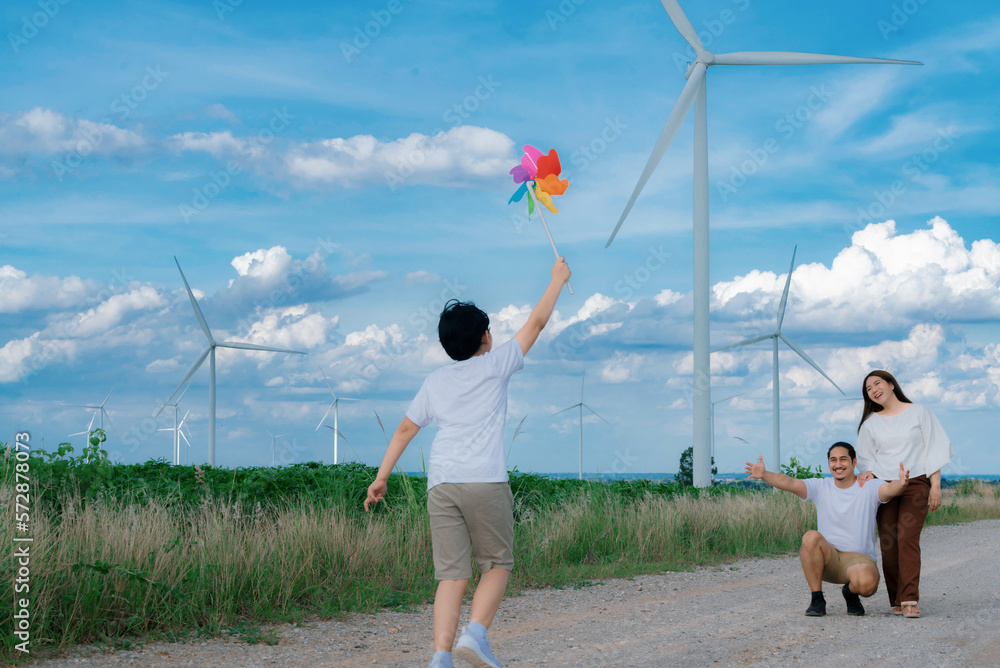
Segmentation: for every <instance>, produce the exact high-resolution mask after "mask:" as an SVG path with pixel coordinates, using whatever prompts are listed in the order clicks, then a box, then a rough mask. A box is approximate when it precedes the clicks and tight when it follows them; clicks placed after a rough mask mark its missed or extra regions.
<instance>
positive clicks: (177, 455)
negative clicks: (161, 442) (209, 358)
mask: <svg viewBox="0 0 1000 668" xmlns="http://www.w3.org/2000/svg"><path fill="white" fill-rule="evenodd" d="M190 389H191V386H190V385H188V386H187V387H185V388H184V391H183V392H181V396H179V397H177V401H175V402H174V403H172V404H171V403H164V404H163V407H164V408H166V407H167V406H173V409H174V428H173V429H169V428H164V429H157V430H156V431H172V432H174V466H178V465H179V464H180V463H181V439H180V436H178V434H179V433H180V431H178V430H179V429H180V427H179V425H178V422H177V414H178V413H179V412H180V411H179V409H178V407H177V405H178V404H179V403H181V399H183V398H184V395H185V394H187V391H188V390H190ZM161 411H162V408H161ZM188 412H190V411H188ZM157 415H159V413H157ZM187 416H188V414H187V413H185V414H184V419H187ZM183 421H184V420H181V422H183ZM185 440H186V439H185ZM188 445H190V443H189V444H188Z"/></svg>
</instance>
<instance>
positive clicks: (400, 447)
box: [365, 417, 420, 512]
mask: <svg viewBox="0 0 1000 668" xmlns="http://www.w3.org/2000/svg"><path fill="white" fill-rule="evenodd" d="M418 431H420V427H419V426H417V424H416V423H415V422H413V420H411V419H410V418H408V417H403V421H402V422H400V423H399V426H398V427H396V433H394V434H393V435H392V438H391V439H390V440H389V447H388V448H386V450H385V457H383V458H382V465H381V466H380V467H378V475H376V476H375V482H373V483H372V484H371V485H369V486H368V498H367V499H365V511H366V512H367V511H368V509H369V508H370V507H371V506H372V504H375V503H378V502H379V501H381V500H382V497H383V496H385V492H386V489H387V488H388V482H389V474H390V473H392V470H393V469H394V468H396V462H398V461H399V458H400V457H402V456H403V451H404V450H406V446H408V445H409V444H410V441H412V440H413V437H414V436H416V435H417V432H418Z"/></svg>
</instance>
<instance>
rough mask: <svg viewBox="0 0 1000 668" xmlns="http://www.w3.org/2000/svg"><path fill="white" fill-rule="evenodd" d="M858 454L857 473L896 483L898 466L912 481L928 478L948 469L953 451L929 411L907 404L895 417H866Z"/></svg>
mask: <svg viewBox="0 0 1000 668" xmlns="http://www.w3.org/2000/svg"><path fill="white" fill-rule="evenodd" d="M857 453H858V469H859V470H860V471H872V472H873V473H874V474H875V475H876V476H877V477H878V478H880V479H881V480H895V479H896V478H898V477H899V463H900V462H903V466H904V467H906V468H907V469H909V470H910V477H911V478H914V477H916V476H920V475H927V476H930V475H931V474H933V473H935V472H937V471H940V470H941V469H942V468H944V467H945V466H947V464H948V462H949V461H951V458H952V457H954V456H955V448H954V447H953V446H952V444H951V441H950V440H949V439H948V434H946V433H944V428H943V427H942V426H941V423H940V422H939V421H938V419H937V418H936V417H935V416H934V413H932V412H931V411H930V409H928V408H925V407H924V406H922V405H920V404H910V405H909V406H908V407H907V408H906V410H904V411H903V412H902V413H899V414H897V415H890V416H884V415H882V414H881V413H872V414H871V415H869V416H868V419H867V420H865V421H864V423H863V424H862V425H861V430H860V431H859V432H858V447H857Z"/></svg>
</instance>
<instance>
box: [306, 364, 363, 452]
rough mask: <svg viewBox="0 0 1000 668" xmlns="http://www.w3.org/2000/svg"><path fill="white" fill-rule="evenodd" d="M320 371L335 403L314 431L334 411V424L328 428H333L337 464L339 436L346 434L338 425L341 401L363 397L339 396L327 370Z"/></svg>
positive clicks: (317, 429) (345, 438) (327, 410)
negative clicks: (327, 374)
mask: <svg viewBox="0 0 1000 668" xmlns="http://www.w3.org/2000/svg"><path fill="white" fill-rule="evenodd" d="M319 371H320V373H322V374H323V380H325V381H326V386H327V387H329V388H330V394H332V395H333V403H331V404H330V406H329V408H327V409H326V412H325V413H323V417H322V418H320V420H319V424H318V425H316V429H314V430H313V431H319V428H320V427H322V426H323V421H324V420H326V416H327V415H329V414H330V411H333V426H332V427H330V426H329V425H327V428H328V429H332V430H333V463H334V464H336V463H337V437H338V436H344V435H343V434H341V433H340V428H339V427H338V422H339V419H340V402H341V401H363V399H349V398H347V397H338V396H337V393H336V392H334V391H333V385H330V379H329V378H327V377H326V372H325V371H323V369H320V370H319ZM344 440H345V441H346V440H347V437H346V436H344Z"/></svg>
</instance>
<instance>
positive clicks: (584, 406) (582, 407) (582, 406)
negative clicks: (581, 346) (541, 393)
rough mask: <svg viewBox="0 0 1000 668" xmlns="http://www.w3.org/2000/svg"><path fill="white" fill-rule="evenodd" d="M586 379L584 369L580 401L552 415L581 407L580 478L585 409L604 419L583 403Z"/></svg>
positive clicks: (581, 475)
mask: <svg viewBox="0 0 1000 668" xmlns="http://www.w3.org/2000/svg"><path fill="white" fill-rule="evenodd" d="M586 380H587V372H586V371H584V372H583V378H582V379H581V380H580V402H579V403H576V404H573V405H572V406H570V407H569V408H564V409H562V410H561V411H559V412H558V413H553V414H552V416H553V417H555V416H556V415H561V414H562V413H565V412H566V411H571V410H573V409H574V408H578V409H580V471H579V474H578V476H577V477H578V478H579V479H580V480H583V409H584V408H586V409H587V410H588V411H590V412H591V413H593V414H594V415H597V417H599V418H601V419H602V420H604V418H603V417H601V416H600V415H598V414H597V411H595V410H594V409H593V408H591V407H590V406H588V405H587V404H585V403H583V384H584V382H586ZM604 421H605V422H608V421H607V420H604ZM608 424H611V423H610V422H608Z"/></svg>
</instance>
